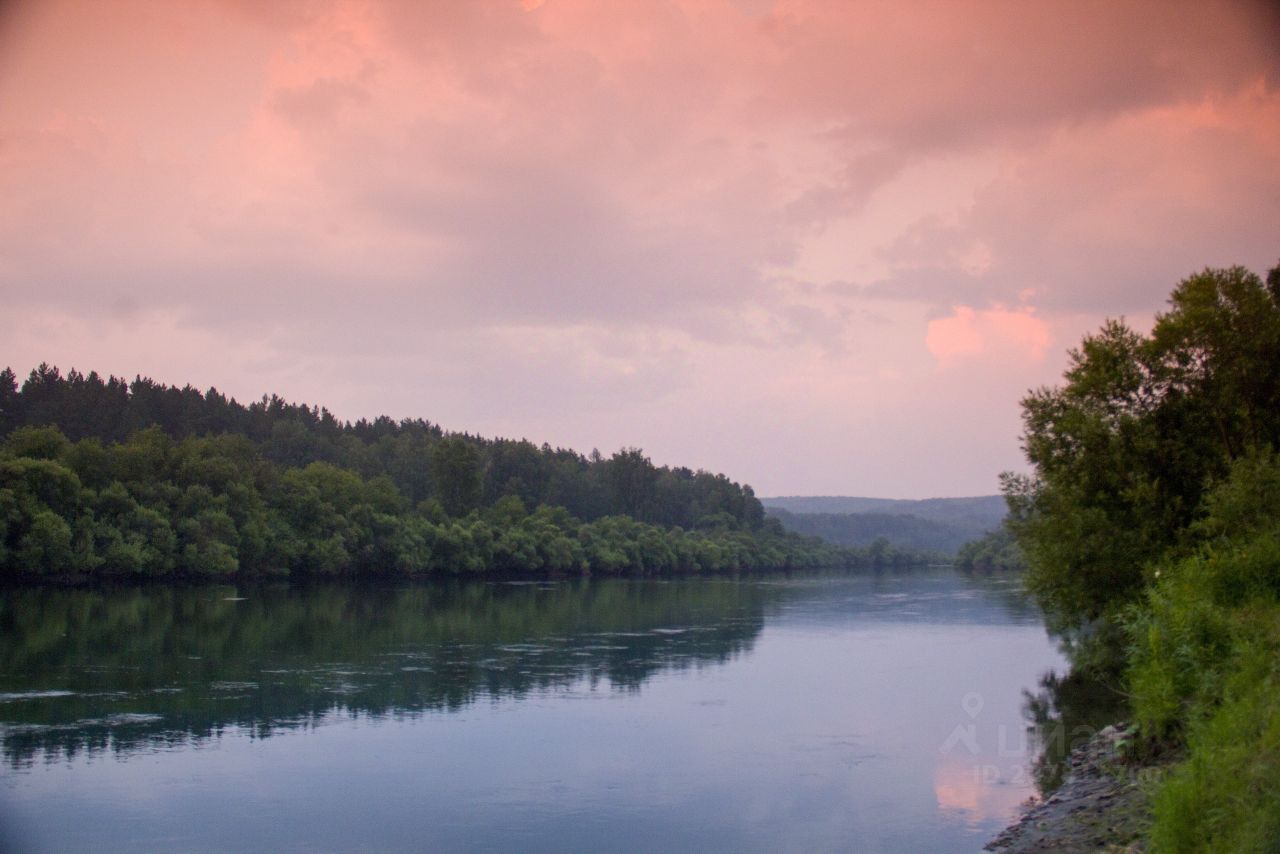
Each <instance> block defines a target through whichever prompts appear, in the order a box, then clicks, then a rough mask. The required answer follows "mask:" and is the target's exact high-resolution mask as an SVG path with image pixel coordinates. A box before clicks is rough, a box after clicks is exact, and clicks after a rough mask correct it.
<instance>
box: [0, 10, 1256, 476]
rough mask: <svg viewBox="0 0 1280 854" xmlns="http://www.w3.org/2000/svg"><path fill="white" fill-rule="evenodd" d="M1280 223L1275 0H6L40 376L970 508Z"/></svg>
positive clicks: (16, 222)
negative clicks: (1123, 324) (1031, 443)
mask: <svg viewBox="0 0 1280 854" xmlns="http://www.w3.org/2000/svg"><path fill="white" fill-rule="evenodd" d="M1278 238H1280V12H1277V11H1276V9H1275V7H1273V6H1272V5H1271V4H1269V3H1265V2H1257V3H1248V2H1237V3H1228V2H1199V0H1196V2H1179V1H1178V0H1173V2H1170V0H1152V2H1137V1H1136V0H1135V1H1134V2H1126V0H1117V1H1116V2H1111V0H1063V2H1055V0H1045V2H1036V3H1026V2H1023V0H1011V1H1010V2H983V3H955V2H947V1H946V0H944V1H943V2H911V3H904V2H897V0H885V2H864V0H833V2H823V0H697V2H695V0H678V1H677V0H643V2H636V0H619V2H607V0H491V2H486V0H476V2H457V0H438V1H437V0H421V2H409V1H408V0H405V2H396V0H386V2H359V3H356V2H344V1H343V0H274V2H271V3H260V2H255V0H183V2H181V3H156V2H152V0H113V2H110V3H107V2H94V0H76V1H75V2H68V0H40V2H20V0H19V2H12V0H11V2H8V3H2V4H0V305H2V306H3V309H2V310H0V365H5V364H7V365H9V366H12V367H13V368H14V370H16V371H17V372H18V374H19V376H20V377H22V376H25V374H26V373H27V372H28V371H29V370H30V369H31V368H32V367H34V366H35V365H37V364H39V363H40V362H49V363H50V364H55V365H58V366H59V367H61V368H62V369H63V370H64V371H65V370H67V369H69V368H71V367H75V368H78V369H80V370H82V371H85V372H87V371H89V370H97V371H98V372H99V373H102V374H104V375H105V374H109V373H112V374H116V375H123V376H127V377H130V378H132V377H133V376H135V375H137V374H141V375H143V376H150V377H152V378H154V379H156V380H158V381H163V382H167V383H176V384H179V385H184V384H188V383H190V384H191V385H194V386H197V387H199V388H201V389H206V388H208V387H210V386H213V387H216V388H218V389H219V390H221V391H223V392H226V393H228V394H232V395H234V396H236V397H237V398H239V399H240V400H242V401H245V400H251V399H256V398H258V397H260V396H261V395H262V394H263V393H278V394H280V395H282V396H284V397H286V398H288V399H290V400H296V401H305V402H308V403H318V404H321V405H324V406H327V407H328V408H329V409H330V410H331V411H333V412H334V413H335V414H336V415H338V416H339V417H341V418H347V419H356V418H360V417H374V416H377V415H380V414H387V415H391V416H393V417H396V418H403V417H423V418H426V419H428V420H431V421H433V422H436V423H439V424H441V425H443V426H444V427H445V428H446V429H450V430H458V431H468V432H471V433H478V434H481V435H486V436H494V435H499V436H506V437H513V438H518V437H525V438H528V439H531V440H533V441H534V442H537V443H539V444H541V443H542V442H549V443H550V444H552V445H554V446H563V447H572V448H576V449H578V450H580V451H583V452H586V451H589V450H590V449H592V448H599V449H600V450H601V451H603V452H605V453H606V454H607V453H609V452H611V451H613V450H616V449H618V448H621V447H624V446H638V447H641V448H643V449H644V450H645V451H646V453H648V454H649V455H650V456H651V457H652V458H653V460H654V461H655V462H656V463H658V464H671V465H688V466H690V467H692V468H706V469H709V470H712V471H722V472H725V473H727V474H728V475H730V476H731V477H732V478H734V479H735V480H739V481H743V482H747V483H750V484H752V485H753V486H754V487H755V489H756V491H757V493H758V494H761V495H802V494H825V495H874V496H883V497H898V498H921V497H928V496H956V495H976V494H990V493H993V492H995V491H997V475H998V473H999V472H1001V471H1002V470H1006V469H1020V468H1022V466H1023V461H1022V455H1021V451H1020V448H1019V433H1020V429H1021V422H1020V415H1019V413H1020V410H1019V399H1020V398H1021V397H1022V396H1023V395H1024V394H1025V393H1026V392H1027V390H1028V389H1031V388H1034V387H1037V386H1040V385H1044V384H1053V383H1054V382H1055V381H1057V379H1058V378H1059V377H1060V376H1061V373H1062V370H1063V368H1064V366H1065V365H1066V359H1067V356H1066V353H1067V350H1068V348H1070V347H1072V346H1074V345H1075V344H1077V343H1078V342H1079V340H1080V338H1081V336H1083V335H1084V334H1086V333H1088V332H1089V331H1092V330H1094V329H1096V328H1097V327H1098V326H1099V325H1100V324H1101V323H1102V321H1103V320H1104V319H1105V318H1107V317H1119V316H1123V317H1126V318H1128V319H1129V320H1130V321H1131V322H1132V323H1133V324H1135V325H1136V326H1138V327H1139V328H1142V327H1144V326H1145V325H1148V324H1150V322H1151V319H1152V317H1153V315H1154V313H1155V312H1157V311H1159V310H1160V309H1161V307H1162V306H1163V304H1164V300H1165V299H1166V297H1167V295H1168V293H1169V291H1170V290H1171V289H1172V287H1173V286H1174V285H1175V284H1176V283H1177V282H1178V281H1179V280H1180V279H1182V278H1183V277H1185V276H1187V275H1189V274H1191V273H1193V272H1196V271H1198V270H1200V269H1203V268H1204V267H1223V266H1229V265H1232V264H1242V265H1244V266H1246V267H1249V268H1250V269H1253V270H1255V271H1258V272H1264V271H1265V270H1266V269H1268V268H1270V267H1272V266H1274V265H1275V264H1276V263H1277V260H1280V239H1278Z"/></svg>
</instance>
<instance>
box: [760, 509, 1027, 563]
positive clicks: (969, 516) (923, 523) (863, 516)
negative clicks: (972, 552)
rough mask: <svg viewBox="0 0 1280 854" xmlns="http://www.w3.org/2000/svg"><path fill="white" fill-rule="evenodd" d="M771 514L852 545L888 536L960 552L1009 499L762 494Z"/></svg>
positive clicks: (999, 516)
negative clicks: (773, 495) (778, 495)
mask: <svg viewBox="0 0 1280 854" xmlns="http://www.w3.org/2000/svg"><path fill="white" fill-rule="evenodd" d="M760 501H761V503H762V504H764V506H765V510H766V511H767V512H768V514H769V515H770V516H774V517H776V518H777V519H778V521H780V522H782V524H783V525H784V526H785V527H786V528H788V529H789V530H792V531H795V532H797V533H801V534H810V535H815V536H819V537H822V538H823V539H825V540H827V541H828V542H832V543H838V544H841V545H850V546H865V545H869V544H870V543H872V542H873V541H875V540H876V539H878V538H880V537H884V538H885V539H887V540H888V541H889V542H890V543H892V544H893V545H895V546H899V547H909V548H917V549H931V550H937V551H943V552H950V553H954V552H955V551H956V550H957V549H959V548H960V546H961V545H963V544H964V543H967V542H969V541H970V540H975V539H978V538H979V537H981V536H982V535H983V534H985V533H986V532H987V531H990V530H993V529H995V528H997V527H999V526H1000V523H1001V521H1002V520H1003V519H1004V516H1005V503H1004V498H1003V497H1002V496H999V495H980V496H975V497H971V498H925V499H921V500H909V499H896V498H859V497H853V496H784V497H777V498H762V499H760Z"/></svg>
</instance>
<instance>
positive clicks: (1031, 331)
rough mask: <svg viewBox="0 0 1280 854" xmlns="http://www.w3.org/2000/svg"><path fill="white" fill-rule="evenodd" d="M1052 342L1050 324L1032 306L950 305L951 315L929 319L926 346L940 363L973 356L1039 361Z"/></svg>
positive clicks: (943, 363)
mask: <svg viewBox="0 0 1280 854" xmlns="http://www.w3.org/2000/svg"><path fill="white" fill-rule="evenodd" d="M1052 344H1053V335H1052V333H1051V332H1050V330H1049V324H1048V323H1046V322H1045V321H1043V320H1041V319H1040V318H1038V317H1036V316H1035V313H1034V311H1033V310H1032V309H1022V310H1017V311H1011V310H1008V309H1004V308H999V307H996V308H991V309H982V310H974V309H973V308H971V307H969V306H967V305H958V306H955V307H954V308H953V309H952V315H951V316H950V317H942V318H938V319H936V320H931V321H929V327H928V331H927V332H926V333H925V346H926V347H927V348H928V349H929V352H930V353H931V354H932V355H933V357H934V358H935V359H937V360H938V362H939V363H940V364H942V365H944V366H945V365H952V364H955V363H957V362H961V361H964V360H967V359H972V358H975V357H982V358H990V357H993V356H994V357H999V358H1009V357H1013V358H1019V359H1030V360H1032V361H1036V362H1039V361H1041V360H1042V359H1044V356H1045V353H1046V352H1047V351H1048V349H1049V347H1050V346H1051V345H1052Z"/></svg>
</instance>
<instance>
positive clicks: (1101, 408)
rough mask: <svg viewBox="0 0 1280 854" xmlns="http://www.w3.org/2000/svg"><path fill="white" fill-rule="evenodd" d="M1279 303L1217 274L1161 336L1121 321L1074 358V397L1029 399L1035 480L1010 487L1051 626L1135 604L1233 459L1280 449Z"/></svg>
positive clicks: (1026, 413) (1278, 291)
mask: <svg viewBox="0 0 1280 854" xmlns="http://www.w3.org/2000/svg"><path fill="white" fill-rule="evenodd" d="M1277 281H1280V268H1277V269H1276V270H1273V271H1272V272H1271V274H1270V275H1269V276H1268V282H1269V283H1274V282H1277ZM1278 295H1280V288H1277V287H1276V286H1274V285H1272V286H1270V287H1269V286H1268V285H1265V284H1264V283H1263V281H1262V279H1261V278H1259V277H1258V276H1257V275H1255V274H1253V273H1251V272H1249V271H1248V270H1245V269H1244V268H1242V267H1231V268H1228V269H1217V270H1214V269H1207V270H1204V271H1203V272H1201V273H1198V274H1196V275H1194V276H1191V277H1190V278H1187V279H1185V280H1183V281H1182V282H1181V283H1179V284H1178V286H1177V287H1176V288H1175V289H1174V291H1173V294H1172V295H1171V297H1170V299H1169V306H1170V307H1169V310H1168V311H1167V312H1164V313H1162V314H1160V315H1158V316H1157V318H1156V322H1155V326H1154V328H1153V329H1152V332H1151V334H1150V335H1141V334H1139V333H1138V332H1136V331H1134V330H1133V329H1131V328H1130V327H1128V326H1127V325H1126V324H1125V323H1124V322H1123V321H1108V322H1107V323H1106V325H1104V326H1103V328H1102V329H1101V330H1099V331H1098V332H1097V333H1096V334H1093V335H1090V336H1087V337H1086V338H1085V339H1084V341H1083V343H1082V344H1081V346H1080V347H1079V348H1078V349H1074V350H1072V351H1070V366H1069V368H1068V370H1067V372H1066V374H1065V376H1064V380H1065V382H1064V384H1063V385H1061V386H1058V387H1055V388H1041V389H1038V390H1036V391H1033V392H1032V393H1030V394H1029V395H1028V396H1027V397H1026V398H1025V399H1024V400H1023V402H1022V407H1023V423H1024V428H1025V430H1024V437H1023V438H1024V445H1023V447H1024V450H1025V452H1026V455H1027V459H1028V461H1029V462H1030V463H1031V465H1032V467H1033V473H1032V474H1030V475H1006V476H1005V478H1004V488H1005V494H1006V496H1007V498H1008V499H1009V503H1010V509H1011V511H1012V519H1013V522H1012V524H1013V527H1014V530H1015V531H1016V533H1017V534H1018V537H1019V540H1020V542H1021V544H1022V546H1023V548H1024V549H1025V551H1026V553H1027V557H1028V560H1029V564H1030V573H1029V576H1028V578H1029V583H1030V585H1031V587H1032V589H1033V591H1034V592H1035V593H1036V594H1037V596H1038V597H1039V598H1040V600H1041V602H1042V604H1044V605H1045V607H1046V609H1047V610H1048V611H1049V612H1050V614H1051V615H1052V616H1055V617H1057V618H1058V619H1059V620H1060V621H1062V622H1064V623H1078V622H1081V621H1085V620H1089V619H1093V618H1095V617H1098V616H1101V615H1103V614H1104V613H1106V612H1107V611H1108V610H1110V609H1111V608H1112V607H1113V606H1115V605H1117V604H1120V603H1123V602H1126V601H1128V600H1130V599H1131V598H1133V597H1134V596H1135V595H1136V594H1137V592H1138V591H1139V590H1140V589H1141V586H1142V581H1143V571H1144V568H1145V567H1146V566H1148V565H1149V564H1150V563H1151V562H1152V561H1154V560H1155V559H1157V558H1158V557H1160V556H1161V555H1162V554H1164V553H1165V552H1166V551H1167V550H1168V549H1169V548H1170V547H1172V546H1175V545H1176V544H1177V543H1178V542H1179V540H1180V538H1182V537H1183V535H1184V534H1183V532H1184V531H1185V530H1186V528H1187V525H1188V524H1189V523H1190V522H1191V521H1192V519H1193V518H1195V515H1196V513H1197V512H1198V510H1199V505H1200V502H1201V498H1202V496H1203V495H1204V493H1205V491H1206V489H1207V488H1208V487H1209V486H1210V485H1211V484H1212V483H1213V482H1214V481H1215V479H1217V478H1220V477H1222V476H1224V475H1225V473H1226V471H1227V470H1228V467H1229V466H1230V463H1231V462H1232V460H1234V459H1236V458H1237V457H1238V456H1240V455H1241V454H1242V453H1244V451H1245V449H1247V448H1249V447H1251V446H1268V445H1269V446H1272V447H1275V446H1276V445H1277V444H1278V443H1280V303H1278V302H1277V297H1278Z"/></svg>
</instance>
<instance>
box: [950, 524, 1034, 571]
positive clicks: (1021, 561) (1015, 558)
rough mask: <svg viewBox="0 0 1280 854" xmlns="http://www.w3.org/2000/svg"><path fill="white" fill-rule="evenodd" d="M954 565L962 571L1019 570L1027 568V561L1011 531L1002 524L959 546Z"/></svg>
mask: <svg viewBox="0 0 1280 854" xmlns="http://www.w3.org/2000/svg"><path fill="white" fill-rule="evenodd" d="M955 566H956V568H957V569H959V570H962V571H964V572H974V571H975V570H976V571H981V572H990V571H993V570H1001V571H1006V570H1009V571H1019V570H1024V569H1026V568H1027V561H1026V558H1025V557H1024V556H1023V554H1022V548H1021V547H1020V546H1019V545H1018V541H1017V540H1016V539H1015V538H1014V536H1013V532H1012V531H1010V530H1009V529H1008V528H1007V527H1005V526H1003V525H1002V526H1000V527H999V528H997V529H995V530H994V531H988V532H987V533H986V535H985V536H983V537H982V538H981V539H977V540H970V541H969V542H967V543H965V544H964V545H963V546H961V547H960V551H958V552H957V553H956V560H955Z"/></svg>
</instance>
